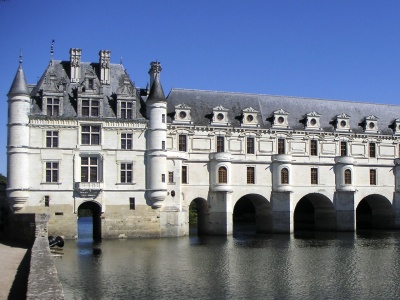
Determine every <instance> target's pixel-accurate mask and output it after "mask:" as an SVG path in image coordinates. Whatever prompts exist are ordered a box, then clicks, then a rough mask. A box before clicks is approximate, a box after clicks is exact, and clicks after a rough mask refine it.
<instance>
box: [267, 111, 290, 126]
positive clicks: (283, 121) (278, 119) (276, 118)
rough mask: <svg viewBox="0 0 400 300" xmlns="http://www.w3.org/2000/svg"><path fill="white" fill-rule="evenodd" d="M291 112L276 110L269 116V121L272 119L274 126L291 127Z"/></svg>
mask: <svg viewBox="0 0 400 300" xmlns="http://www.w3.org/2000/svg"><path fill="white" fill-rule="evenodd" d="M288 117H289V113H288V112H286V111H284V110H283V109H279V110H277V111H274V114H273V116H272V117H271V118H268V119H267V121H270V122H271V124H272V128H289V120H288Z"/></svg>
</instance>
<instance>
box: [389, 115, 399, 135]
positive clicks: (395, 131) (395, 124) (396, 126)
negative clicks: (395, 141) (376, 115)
mask: <svg viewBox="0 0 400 300" xmlns="http://www.w3.org/2000/svg"><path fill="white" fill-rule="evenodd" d="M389 128H391V129H392V130H393V134H394V135H399V134H400V119H396V120H394V121H393V122H392V124H391V125H390V126H389Z"/></svg>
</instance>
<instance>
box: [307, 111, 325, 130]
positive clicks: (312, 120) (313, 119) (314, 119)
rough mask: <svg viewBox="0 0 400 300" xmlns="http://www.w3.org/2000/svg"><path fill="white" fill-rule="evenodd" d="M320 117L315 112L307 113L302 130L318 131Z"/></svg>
mask: <svg viewBox="0 0 400 300" xmlns="http://www.w3.org/2000/svg"><path fill="white" fill-rule="evenodd" d="M320 117H321V115H320V114H319V113H317V112H315V111H312V112H310V113H308V114H307V115H306V117H305V119H304V125H305V126H304V129H307V130H320V129H321V125H320V120H319V119H320Z"/></svg>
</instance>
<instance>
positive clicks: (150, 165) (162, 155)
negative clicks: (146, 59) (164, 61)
mask: <svg viewBox="0 0 400 300" xmlns="http://www.w3.org/2000/svg"><path fill="white" fill-rule="evenodd" d="M150 65H151V68H150V71H149V74H150V83H151V87H150V93H149V96H148V98H147V100H146V115H147V119H148V120H149V123H148V128H147V135H146V137H147V140H146V189H147V196H148V198H149V199H150V201H151V202H152V203H153V205H152V206H153V207H154V208H159V207H161V206H162V204H163V201H164V199H165V198H166V197H167V183H166V180H167V178H166V173H167V153H166V150H165V144H166V139H167V119H166V118H167V100H166V98H165V95H164V91H163V89H162V86H161V83H160V76H159V74H160V72H161V65H160V63H159V62H152V63H151V64H150Z"/></svg>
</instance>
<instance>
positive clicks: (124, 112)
mask: <svg viewBox="0 0 400 300" xmlns="http://www.w3.org/2000/svg"><path fill="white" fill-rule="evenodd" d="M121 119H132V102H125V101H122V102H121Z"/></svg>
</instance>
